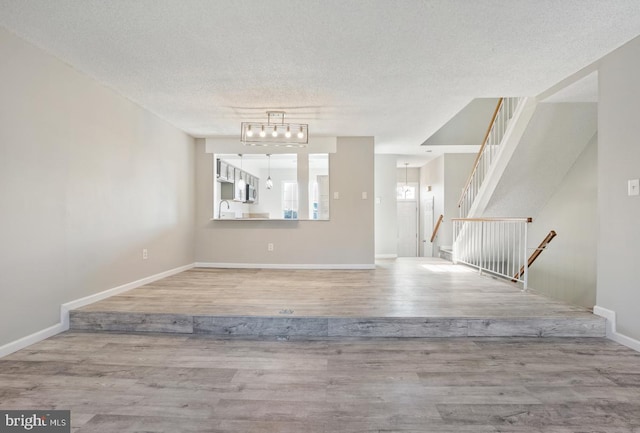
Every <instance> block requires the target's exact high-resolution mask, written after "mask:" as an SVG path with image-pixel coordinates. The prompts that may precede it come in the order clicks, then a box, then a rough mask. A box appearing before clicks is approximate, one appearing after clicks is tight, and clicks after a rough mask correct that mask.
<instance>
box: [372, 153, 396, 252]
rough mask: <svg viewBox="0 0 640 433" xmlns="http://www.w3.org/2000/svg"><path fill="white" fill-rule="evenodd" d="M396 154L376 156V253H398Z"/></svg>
mask: <svg viewBox="0 0 640 433" xmlns="http://www.w3.org/2000/svg"><path fill="white" fill-rule="evenodd" d="M396 159H397V157H396V156H395V155H376V156H375V189H376V191H375V199H376V202H375V244H376V255H377V256H378V255H379V256H382V257H390V256H397V255H398V207H397V200H396V177H397V173H396V172H397V169H396Z"/></svg>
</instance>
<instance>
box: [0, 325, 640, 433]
mask: <svg viewBox="0 0 640 433" xmlns="http://www.w3.org/2000/svg"><path fill="white" fill-rule="evenodd" d="M0 408H2V409H6V410H8V409H25V408H33V409H36V408H37V409H69V410H71V416H72V426H73V431H75V432H78V433H94V432H101V433H102V432H103V433H115V432H117V433H133V432H165V433H181V432H218V433H222V432H225V433H226V432H241V433H253V432H256V433H257V432H260V433H263V432H278V433H294V432H295V433H319V432H323V433H336V432H337V433H340V432H342V433H346V432H349V433H374V432H376V433H377V432H386V433H391V432H404V433H418V432H420V433H425V432H443V433H447V432H450V433H453V432H456V433H457V432H469V433H470V432H473V433H483V432H487V433H488V432H493V433H496V432H513V433H516V432H518V433H525V432H532V433H542V432H549V433H569V432H603V433H623V432H624V433H631V432H635V433H637V432H640V354H638V353H636V352H633V351H632V350H630V349H627V348H625V347H623V346H620V345H618V344H616V343H613V342H611V341H608V340H605V339H601V338H585V339H573V338H562V339H557V338H550V339H537V338H529V339H516V338H501V339H496V338H484V339H472V338H464V339H460V338H456V339H448V338H440V339H424V338H423V339H406V338H405V339H389V338H387V339H375V338H374V339H353V338H342V339H305V340H295V339H294V340H289V341H277V340H275V339H244V338H234V339H222V338H219V337H212V336H202V335H189V336H179V335H160V334H145V335H134V334H117V333H80V332H67V333H64V334H60V335H58V336H56V337H53V338H50V339H48V340H45V341H43V342H40V343H38V344H35V345H33V346H31V347H29V348H27V349H24V350H21V351H19V352H16V353H14V354H12V355H10V356H7V357H5V358H2V359H0Z"/></svg>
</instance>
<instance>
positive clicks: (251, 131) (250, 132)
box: [247, 125, 253, 137]
mask: <svg viewBox="0 0 640 433" xmlns="http://www.w3.org/2000/svg"><path fill="white" fill-rule="evenodd" d="M247 137H253V130H251V125H249V126H247Z"/></svg>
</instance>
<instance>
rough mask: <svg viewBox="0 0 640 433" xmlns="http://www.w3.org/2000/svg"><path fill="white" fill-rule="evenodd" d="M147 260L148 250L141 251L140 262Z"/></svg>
mask: <svg viewBox="0 0 640 433" xmlns="http://www.w3.org/2000/svg"><path fill="white" fill-rule="evenodd" d="M148 258H149V250H147V249H146V248H143V249H142V260H147V259H148Z"/></svg>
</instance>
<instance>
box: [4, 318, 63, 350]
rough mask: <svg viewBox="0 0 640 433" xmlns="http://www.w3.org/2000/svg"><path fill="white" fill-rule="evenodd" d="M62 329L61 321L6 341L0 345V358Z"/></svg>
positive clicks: (51, 335)
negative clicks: (8, 341)
mask: <svg viewBox="0 0 640 433" xmlns="http://www.w3.org/2000/svg"><path fill="white" fill-rule="evenodd" d="M64 331H65V329H64V327H63V326H62V323H56V324H55V325H53V326H49V327H48V328H46V329H42V330H40V331H38V332H34V333H33V334H31V335H27V336H26V337H22V338H20V339H18V340H15V341H12V342H10V343H7V344H5V345H4V346H0V358H2V357H3V356H7V355H11V354H12V353H13V352H17V351H18V350H21V349H24V348H25V347H28V346H31V345H32V344H35V343H37V342H39V341H42V340H46V339H47V338H49V337H53V336H54V335H56V334H59V333H61V332H64Z"/></svg>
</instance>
